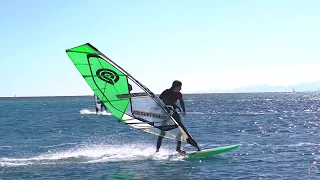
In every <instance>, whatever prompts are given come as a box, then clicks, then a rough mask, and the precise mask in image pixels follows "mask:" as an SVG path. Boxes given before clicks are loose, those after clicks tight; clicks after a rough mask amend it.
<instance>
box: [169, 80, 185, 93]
mask: <svg viewBox="0 0 320 180" xmlns="http://www.w3.org/2000/svg"><path fill="white" fill-rule="evenodd" d="M181 86H182V83H181V82H180V81H178V80H175V81H173V83H172V86H171V89H172V90H173V91H174V92H179V91H180V90H181Z"/></svg>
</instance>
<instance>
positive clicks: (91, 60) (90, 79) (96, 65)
mask: <svg viewBox="0 0 320 180" xmlns="http://www.w3.org/2000/svg"><path fill="white" fill-rule="evenodd" d="M67 54H68V55H69V57H70V59H71V60H72V62H73V63H74V65H75V66H76V68H77V69H78V70H79V72H80V73H81V75H82V77H83V78H84V79H85V80H86V82H87V83H88V85H89V86H90V87H91V89H92V90H93V91H94V93H95V94H96V95H97V96H98V98H99V99H101V101H102V102H103V103H104V104H105V106H106V107H107V108H108V109H109V111H110V112H111V113H112V114H113V115H114V116H115V117H117V118H118V119H119V120H123V119H122V117H123V115H124V112H126V109H127V107H128V105H129V103H130V100H129V99H128V98H126V99H119V98H117V96H116V95H117V94H128V93H129V89H128V82H127V78H126V75H124V74H123V73H122V72H121V71H119V70H118V69H117V68H115V67H114V66H112V64H110V63H108V62H106V61H105V60H104V59H102V58H101V57H100V56H98V55H99V52H98V51H96V50H95V49H94V48H92V47H91V46H90V45H88V44H86V45H82V46H78V47H75V48H71V49H68V50H67ZM106 90H107V92H106Z"/></svg>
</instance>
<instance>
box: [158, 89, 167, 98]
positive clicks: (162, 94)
mask: <svg viewBox="0 0 320 180" xmlns="http://www.w3.org/2000/svg"><path fill="white" fill-rule="evenodd" d="M166 92H167V90H164V91H163V92H162V93H161V94H160V96H159V98H160V99H161V100H163V96H164V95H165V93H166Z"/></svg>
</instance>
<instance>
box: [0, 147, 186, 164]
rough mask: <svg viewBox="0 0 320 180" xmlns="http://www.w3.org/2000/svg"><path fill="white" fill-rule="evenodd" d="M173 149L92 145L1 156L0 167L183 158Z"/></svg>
mask: <svg viewBox="0 0 320 180" xmlns="http://www.w3.org/2000/svg"><path fill="white" fill-rule="evenodd" d="M175 154H176V152H175V151H174V150H173V149H166V148H165V147H162V148H161V150H160V152H158V153H155V147H154V144H152V145H146V144H131V145H90V146H85V147H78V148H71V149H67V150H62V151H61V150H60V151H57V152H48V153H44V154H40V155H38V156H34V157H26V158H13V157H10V158H9V157H3V158H0V167H6V166H26V165H42V164H68V163H69V164H70V163H99V162H114V161H132V160H182V159H183V156H178V155H175Z"/></svg>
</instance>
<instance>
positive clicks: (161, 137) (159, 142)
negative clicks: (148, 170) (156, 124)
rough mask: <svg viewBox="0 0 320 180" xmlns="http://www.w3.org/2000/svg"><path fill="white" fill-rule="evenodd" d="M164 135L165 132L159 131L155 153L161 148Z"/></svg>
mask: <svg viewBox="0 0 320 180" xmlns="http://www.w3.org/2000/svg"><path fill="white" fill-rule="evenodd" d="M164 135H166V132H165V131H161V133H160V136H159V137H158V141H157V151H156V152H159V149H160V147H161V144H162V139H163V136H164Z"/></svg>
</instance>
